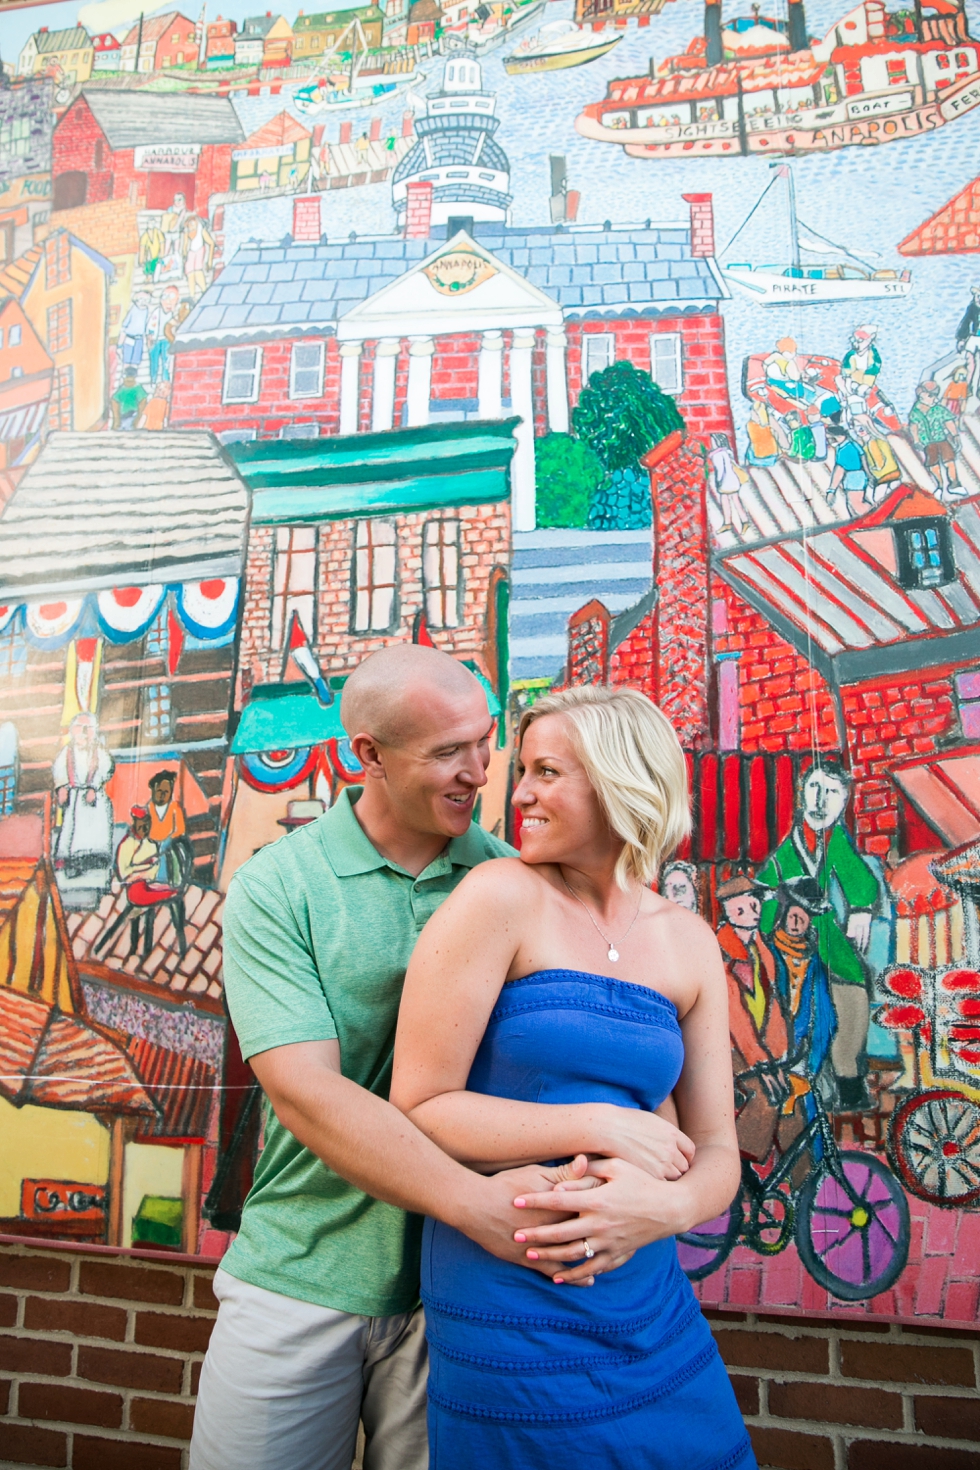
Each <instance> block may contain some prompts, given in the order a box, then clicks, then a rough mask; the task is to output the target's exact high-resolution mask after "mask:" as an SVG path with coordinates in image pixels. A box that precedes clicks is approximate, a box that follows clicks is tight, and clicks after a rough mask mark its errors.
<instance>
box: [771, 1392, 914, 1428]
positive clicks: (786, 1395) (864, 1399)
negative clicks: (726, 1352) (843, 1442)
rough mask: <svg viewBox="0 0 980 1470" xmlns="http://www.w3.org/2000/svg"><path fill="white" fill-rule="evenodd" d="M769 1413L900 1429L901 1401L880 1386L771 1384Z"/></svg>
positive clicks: (792, 1417) (828, 1421) (796, 1417)
mask: <svg viewBox="0 0 980 1470" xmlns="http://www.w3.org/2000/svg"><path fill="white" fill-rule="evenodd" d="M769 1412H770V1414H773V1415H775V1417H776V1418H777V1419H816V1420H817V1421H818V1422H819V1423H823V1424H862V1425H864V1426H865V1427H866V1428H868V1429H901V1427H902V1400H901V1397H900V1396H899V1395H898V1394H897V1393H885V1392H884V1390H882V1389H880V1388H839V1387H838V1386H837V1385H836V1384H832V1383H771V1384H770V1385H769Z"/></svg>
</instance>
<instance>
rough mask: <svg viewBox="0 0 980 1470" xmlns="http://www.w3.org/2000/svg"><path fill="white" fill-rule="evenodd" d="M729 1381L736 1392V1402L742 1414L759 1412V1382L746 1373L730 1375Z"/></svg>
mask: <svg viewBox="0 0 980 1470" xmlns="http://www.w3.org/2000/svg"><path fill="white" fill-rule="evenodd" d="M728 1376H729V1380H730V1382H731V1385H732V1388H733V1389H734V1391H735V1402H736V1403H737V1404H738V1407H739V1412H740V1413H742V1414H758V1412H759V1380H758V1378H750V1377H749V1376H748V1375H747V1374H745V1373H730V1374H729V1375H728Z"/></svg>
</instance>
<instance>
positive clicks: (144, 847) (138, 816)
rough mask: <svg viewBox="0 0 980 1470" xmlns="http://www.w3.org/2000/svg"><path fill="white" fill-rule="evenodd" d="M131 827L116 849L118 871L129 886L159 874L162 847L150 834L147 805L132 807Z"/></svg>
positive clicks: (124, 882)
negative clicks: (159, 846)
mask: <svg viewBox="0 0 980 1470" xmlns="http://www.w3.org/2000/svg"><path fill="white" fill-rule="evenodd" d="M129 815H130V828H129V831H128V832H127V833H126V836H125V837H124V838H123V840H122V842H120V844H119V846H118V848H117V849H116V873H117V874H118V877H119V881H120V883H123V884H125V886H126V887H127V888H128V887H129V885H130V884H131V883H136V882H138V881H139V880H140V879H142V880H143V882H148V881H150V880H152V879H154V878H155V877H156V875H157V868H158V867H159V865H160V849H159V848H158V847H157V845H156V843H155V842H154V841H153V839H152V838H151V836H150V813H149V811H148V809H147V808H146V807H145V806H134V807H130V811H129Z"/></svg>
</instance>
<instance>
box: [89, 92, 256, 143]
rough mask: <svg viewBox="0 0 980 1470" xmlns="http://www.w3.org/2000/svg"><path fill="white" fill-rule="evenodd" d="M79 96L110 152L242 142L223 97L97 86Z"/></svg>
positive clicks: (239, 128)
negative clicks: (87, 106)
mask: <svg viewBox="0 0 980 1470" xmlns="http://www.w3.org/2000/svg"><path fill="white" fill-rule="evenodd" d="M81 95H82V96H83V97H84V98H85V101H86V102H87V103H88V105H89V107H90V108H91V109H92V113H93V115H94V117H95V120H96V122H97V123H98V125H99V127H100V128H101V129H102V131H103V133H104V134H105V136H106V138H107V139H108V141H109V147H110V148H113V149H116V148H144V147H150V146H152V145H153V144H154V143H195V144H207V143H241V142H244V139H245V134H244V132H243V131H242V125H241V123H240V122H239V121H238V113H237V112H236V111H235V109H234V107H233V106H232V105H231V103H230V102H229V101H228V98H227V97H197V96H195V95H194V93H193V92H126V91H108V90H102V89H100V88H98V87H83V88H82V93H81Z"/></svg>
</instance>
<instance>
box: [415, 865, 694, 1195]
mask: <svg viewBox="0 0 980 1470" xmlns="http://www.w3.org/2000/svg"><path fill="white" fill-rule="evenodd" d="M543 881H544V880H543V879H542V878H541V877H540V876H539V875H537V874H534V873H532V872H529V871H528V869H527V868H525V867H524V866H523V865H522V864H521V863H519V862H518V861H517V860H516V859H511V858H502V859H498V860H495V861H493V862H489V863H482V864H481V865H480V867H478V868H475V869H474V870H473V871H472V872H471V873H470V874H469V875H468V876H467V877H466V878H464V880H463V882H462V883H461V884H460V885H459V887H458V888H457V889H456V891H455V892H454V893H453V894H452V895H451V896H450V897H449V898H448V899H447V900H446V902H445V903H444V904H442V905H441V907H440V908H439V909H437V911H436V912H435V914H434V915H433V916H432V918H431V919H430V920H429V922H428V923H427V924H426V926H425V928H424V930H423V931H422V934H421V936H420V938H419V941H418V943H417V945H416V946H415V951H414V953H413V955H412V960H411V963H410V965H409V967H408V972H407V974H406V977H405V989H404V992H403V994H402V1002H401V1009H400V1011H399V1015H398V1033H397V1037H396V1040H395V1061H394V1072H393V1076H392V1083H391V1093H390V1098H391V1101H392V1102H393V1103H394V1105H395V1106H396V1107H397V1108H400V1109H401V1111H402V1112H403V1113H405V1114H406V1115H407V1117H409V1118H410V1119H411V1121H412V1122H413V1123H414V1124H415V1126H416V1127H417V1128H419V1129H420V1130H421V1131H422V1132H423V1133H425V1134H427V1135H428V1137H429V1138H431V1139H432V1140H433V1142H434V1143H437V1144H438V1145H439V1147H440V1148H441V1149H443V1151H444V1152H445V1153H448V1154H449V1155H450V1156H451V1157H452V1158H454V1159H457V1160H458V1161H459V1162H460V1163H464V1164H467V1165H468V1166H469V1167H470V1168H472V1169H476V1170H477V1171H478V1172H482V1173H495V1172H496V1171H497V1170H500V1169H509V1168H515V1167H517V1166H519V1165H521V1164H529V1163H537V1162H538V1161H540V1160H542V1159H555V1158H564V1157H567V1156H568V1155H572V1154H576V1153H587V1154H598V1155H616V1156H618V1157H619V1158H622V1159H628V1160H629V1161H630V1162H632V1163H634V1164H635V1165H636V1166H637V1167H639V1168H641V1169H646V1170H648V1171H649V1172H650V1173H651V1174H654V1175H655V1176H656V1177H657V1178H661V1179H678V1178H680V1176H681V1174H682V1173H683V1172H684V1171H685V1170H686V1169H687V1168H688V1165H689V1158H690V1156H693V1148H692V1147H691V1144H690V1142H689V1140H688V1139H686V1138H685V1137H684V1135H683V1134H682V1133H680V1132H679V1131H678V1130H677V1129H676V1128H675V1127H674V1126H673V1125H672V1124H671V1123H670V1122H668V1121H666V1120H665V1119H664V1118H661V1117H658V1116H657V1115H656V1114H652V1113H644V1112H641V1111H640V1110H639V1109H636V1108H620V1107H614V1106H613V1105H611V1104H608V1103H594V1104H593V1103H578V1104H569V1105H562V1104H551V1103H524V1102H516V1101H513V1100H512V1099H509V1098H499V1097H489V1096H486V1095H485V1094H482V1093H476V1092H467V1091H466V1082H467V1078H468V1077H469V1073H470V1067H471V1066H472V1064H473V1058H474V1056H475V1055H476V1051H477V1047H478V1046H479V1044H480V1041H481V1040H482V1038H483V1033H484V1032H485V1030H486V1028H487V1022H488V1021H489V1019H490V1013H491V1011H492V1010H493V1008H494V1005H495V1004H496V1002H497V998H498V996H499V995H500V990H501V987H502V986H503V984H504V981H505V980H506V978H507V976H508V973H509V972H510V970H511V967H512V965H513V963H514V960H515V958H516V956H517V954H518V950H519V947H520V942H521V935H522V930H523V928H524V926H525V925H530V924H533V922H534V918H535V911H536V908H537V902H538V890H537V889H536V886H535V885H537V884H540V883H542V882H543Z"/></svg>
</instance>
